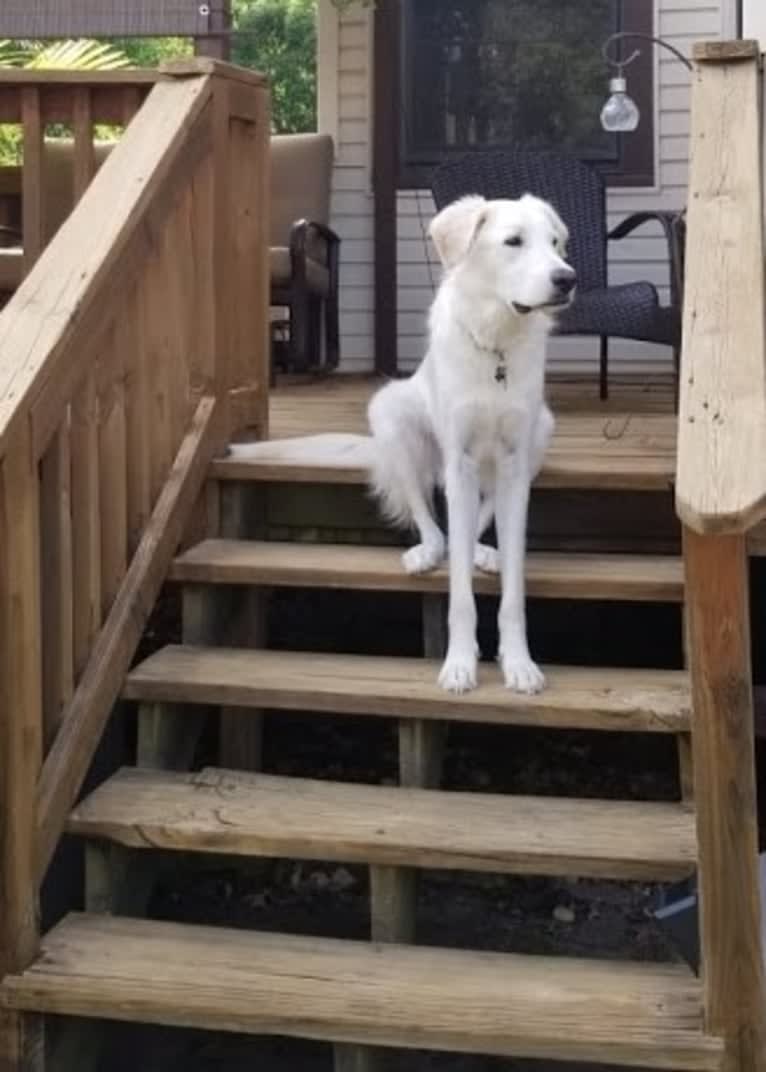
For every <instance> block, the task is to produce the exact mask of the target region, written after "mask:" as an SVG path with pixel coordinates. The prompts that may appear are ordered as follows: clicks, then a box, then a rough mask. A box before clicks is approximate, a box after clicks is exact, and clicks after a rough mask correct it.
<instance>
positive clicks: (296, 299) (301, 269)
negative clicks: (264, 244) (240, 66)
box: [270, 134, 340, 372]
mask: <svg viewBox="0 0 766 1072" xmlns="http://www.w3.org/2000/svg"><path fill="white" fill-rule="evenodd" d="M332 164H333V142H332V138H331V137H329V135H325V134H283V135H276V136H274V137H272V139H271V250H270V268H271V304H272V306H283V307H286V308H287V309H288V310H289V330H288V340H287V367H288V368H289V369H290V370H291V371H294V372H303V371H307V370H310V369H315V370H316V369H319V368H322V369H324V370H329V369H332V368H335V367H336V365H337V364H338V361H339V358H340V334H339V314H338V264H339V252H340V239H339V238H338V236H337V235H336V234H335V232H334V231H332V230H331V229H330V227H329V220H330V182H331V178H332ZM322 323H324V362H322V337H321V336H322V332H321V326H322Z"/></svg>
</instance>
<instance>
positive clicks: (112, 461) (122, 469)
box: [98, 328, 128, 617]
mask: <svg viewBox="0 0 766 1072" xmlns="http://www.w3.org/2000/svg"><path fill="white" fill-rule="evenodd" d="M126 442H127V437H126V427H125V352H124V341H123V336H122V332H121V331H120V329H119V328H116V329H114V330H113V331H112V332H110V335H109V340H108V343H107V345H106V346H105V347H104V351H103V354H102V357H101V361H100V362H99V369H98V445H99V512H100V515H101V536H100V539H101V613H102V616H103V617H106V615H107V613H108V612H109V608H110V607H111V605H112V601H113V600H114V597H115V596H116V595H117V590H118V588H119V587H120V583H121V582H122V578H123V577H124V576H125V568H126V564H127V559H128V547H127V538H128V517H127V511H128V488H127V480H128V463H127V446H126Z"/></svg>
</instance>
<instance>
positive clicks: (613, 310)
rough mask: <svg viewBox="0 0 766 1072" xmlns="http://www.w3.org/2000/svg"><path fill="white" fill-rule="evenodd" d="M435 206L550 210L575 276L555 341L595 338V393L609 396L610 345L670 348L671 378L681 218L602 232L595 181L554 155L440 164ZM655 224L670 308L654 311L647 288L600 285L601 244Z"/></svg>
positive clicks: (603, 268) (602, 198) (677, 338)
mask: <svg viewBox="0 0 766 1072" xmlns="http://www.w3.org/2000/svg"><path fill="white" fill-rule="evenodd" d="M431 186H432V190H433V195H434V199H435V201H436V207H437V208H439V209H441V208H443V207H444V206H445V205H448V204H449V203H450V202H451V201H454V200H456V199H457V198H458V197H462V196H463V195H465V194H481V195H483V196H484V197H487V198H498V197H513V198H515V197H520V196H521V195H522V194H524V193H532V194H536V195H537V196H538V197H542V198H544V199H545V200H546V201H550V203H551V204H552V205H553V206H554V207H555V208H556V210H557V211H558V213H559V215H560V216H561V217H562V219H563V220H564V222H565V223H566V225H567V227H568V228H569V232H570V242H569V253H570V260H571V262H572V265H573V266H574V268H575V269H576V270H577V297H576V298H575V301H574V303H573V304H572V306H571V308H570V309H568V310H567V311H566V312H565V313H564V314H563V315H562V316H561V317H559V321H558V327H557V334H559V335H598V336H599V337H600V340H601V348H600V391H601V397H602V398H606V397H607V395H608V391H609V338H610V336H615V337H618V338H623V339H638V340H640V341H642V342H655V343H664V344H665V345H667V346H671V347H672V348H673V360H674V364H675V371H676V381H677V379H678V359H679V348H680V344H681V298H682V294H683V222H682V217H681V216H680V214H677V213H670V212H638V213H636V214H635V215H632V216H629V217H628V218H627V219H625V220H623V222H622V223H620V224H619V225H618V226H617V227H615V228H614V230H612V231H608V230H607V222H606V191H605V187H604V180H603V179H602V177H601V175H600V174H599V173H598V172H597V171H594V169H593V168H591V167H588V166H587V164H583V163H582V162H581V161H579V160H577V159H575V158H574V157H571V156H566V155H564V154H561V153H553V152H527V151H517V152H507V151H487V152H474V153H470V154H468V155H466V156H464V157H461V158H460V159H457V160H452V161H449V162H448V163H445V164H442V165H441V166H440V167H439V168H437V169H436V171H435V172H434V174H433V177H432V180H431ZM650 221H656V222H657V223H659V224H660V226H661V227H662V229H663V231H664V234H665V237H666V239H667V242H668V254H669V258H670V269H671V270H670V290H671V302H670V305H667V306H663V305H660V301H659V296H658V294H657V288H656V287H655V286H654V285H653V284H652V283H647V282H636V283H627V284H624V285H621V286H609V285H608V283H607V244H608V242H609V240H611V239H620V238H625V236H626V235H629V234H631V233H632V232H633V231H635V230H636V229H637V228H638V227H641V226H642V225H643V224H645V223H648V222H650Z"/></svg>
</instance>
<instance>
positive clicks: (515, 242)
mask: <svg viewBox="0 0 766 1072" xmlns="http://www.w3.org/2000/svg"><path fill="white" fill-rule="evenodd" d="M505 244H506V246H523V245H524V243H523V242H522V240H521V235H513V237H512V238H506V240H505Z"/></svg>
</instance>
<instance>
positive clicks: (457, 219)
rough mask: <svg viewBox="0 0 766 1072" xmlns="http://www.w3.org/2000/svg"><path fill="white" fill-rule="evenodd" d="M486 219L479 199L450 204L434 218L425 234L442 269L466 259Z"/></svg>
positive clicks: (485, 205)
mask: <svg viewBox="0 0 766 1072" xmlns="http://www.w3.org/2000/svg"><path fill="white" fill-rule="evenodd" d="M486 218H487V202H486V200H485V199H484V198H483V197H479V196H478V195H471V196H470V197H461V199H460V200H459V201H453V202H452V204H451V205H447V207H446V208H444V209H442V210H441V212H440V213H439V215H438V216H435V217H434V218H433V220H432V221H431V226H430V227H429V228H428V233H429V235H430V236H431V240H432V241H433V244H434V245H435V246H436V252H437V253H438V254H439V258H440V259H441V262H442V264H443V265H444V267H445V268H454V266H455V265H456V264H457V263H458V261H460V260H462V259H463V257H465V255H466V253H467V252H468V250H469V249H470V248H471V245H472V244H473V241H474V239H475V238H476V235H477V234H478V233H479V230H480V229H481V226H482V224H483V223H484V221H485V220H486Z"/></svg>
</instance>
